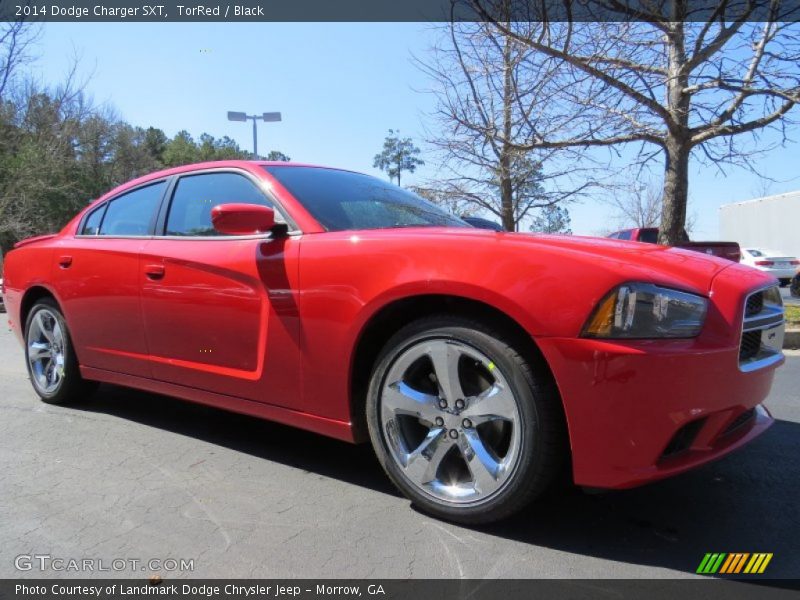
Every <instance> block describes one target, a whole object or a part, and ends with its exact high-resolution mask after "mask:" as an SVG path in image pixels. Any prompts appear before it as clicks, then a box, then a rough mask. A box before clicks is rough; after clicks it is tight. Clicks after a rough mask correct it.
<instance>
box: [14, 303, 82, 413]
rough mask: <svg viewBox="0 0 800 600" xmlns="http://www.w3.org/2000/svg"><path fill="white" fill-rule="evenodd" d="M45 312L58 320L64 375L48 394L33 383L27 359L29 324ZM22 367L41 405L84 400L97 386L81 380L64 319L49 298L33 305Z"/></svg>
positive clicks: (27, 327)
mask: <svg viewBox="0 0 800 600" xmlns="http://www.w3.org/2000/svg"><path fill="white" fill-rule="evenodd" d="M42 311H47V314H48V315H53V316H54V317H55V319H56V320H57V321H58V324H59V326H60V328H61V331H62V332H63V344H62V348H61V350H62V352H63V357H64V361H63V375H62V376H61V379H60V382H59V384H58V386H57V387H56V388H55V389H53V390H50V391H47V390H45V389H43V388H42V387H41V386H40V385H39V384H37V382H36V377H35V374H34V373H33V371H32V367H31V361H30V360H29V346H30V336H31V324H32V323H33V322H34V319H36V318H37V314H38V313H40V312H42ZM25 366H26V367H27V369H28V376H29V378H30V380H31V385H32V386H33V389H34V391H35V392H36V393H37V394H38V395H39V398H41V399H42V401H43V402H47V403H48V404H69V403H71V402H76V401H79V400H83V399H85V398H86V397H87V396H89V395H91V394H92V393H93V392H94V391H95V389H97V383H96V382H94V381H87V380H85V379H83V377H81V372H80V368H79V366H78V359H77V357H76V356H75V352H74V350H73V347H72V340H71V338H70V334H69V329H68V328H67V322H66V321H65V320H64V315H63V314H62V313H61V309H60V308H59V306H58V303H57V302H56V301H55V300H54V299H53V298H49V297H44V298H41V299H40V300H38V301H37V302H36V304H34V305H33V308H31V310H30V312H29V313H28V318H27V319H26V321H25Z"/></svg>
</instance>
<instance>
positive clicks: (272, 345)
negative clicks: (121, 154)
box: [139, 169, 300, 407]
mask: <svg viewBox="0 0 800 600" xmlns="http://www.w3.org/2000/svg"><path fill="white" fill-rule="evenodd" d="M226 203H247V204H261V205H266V206H271V207H273V208H274V207H275V205H274V202H273V201H272V199H271V198H270V197H268V196H267V194H266V192H265V190H264V189H263V188H262V184H261V183H260V181H259V180H258V178H256V177H253V176H252V175H250V174H249V173H247V172H243V171H236V170H225V169H215V170H210V171H204V172H193V173H189V174H186V175H183V176H181V177H179V178H178V180H177V182H176V183H175V186H174V191H172V193H171V198H170V199H169V201H168V202H167V203H166V204H165V210H164V215H163V216H162V218H161V221H162V223H161V224H160V225H159V232H160V233H161V235H159V236H156V237H154V238H153V239H152V240H151V241H149V242H148V243H147V246H146V247H145V249H144V252H143V253H142V259H141V267H140V268H141V272H140V276H139V280H140V285H141V286H142V310H143V315H144V322H145V329H146V332H147V343H148V347H149V349H150V354H151V361H152V371H153V377H154V378H155V379H159V380H161V381H166V382H170V383H176V384H180V385H185V386H190V387H195V388H200V389H204V390H209V391H213V392H217V393H221V394H226V395H229V396H237V397H243V398H248V399H253V400H258V401H265V402H270V403H274V404H279V405H283V406H290V407H294V406H296V405H297V403H298V402H299V398H300V394H299V362H298V343H299V325H298V316H297V307H296V303H295V291H296V289H297V286H296V279H297V256H298V249H299V240H298V239H296V238H295V237H292V236H290V237H284V238H281V239H271V237H270V236H269V235H251V236H224V235H220V234H218V233H217V232H216V231H215V230H214V228H213V227H212V224H211V209H212V208H213V207H214V206H216V205H218V204H226ZM279 215H280V212H279V211H276V216H278V218H280V216H279Z"/></svg>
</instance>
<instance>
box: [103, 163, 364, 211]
mask: <svg viewBox="0 0 800 600" xmlns="http://www.w3.org/2000/svg"><path fill="white" fill-rule="evenodd" d="M254 166H256V167H311V168H315V169H329V170H332V171H347V172H350V173H355V172H356V171H350V170H348V169H340V168H337V167H328V166H324V165H314V164H308V163H297V162H285V161H274V160H214V161H206V162H199V163H191V164H188V165H181V166H178V167H170V168H168V169H161V170H159V171H153V172H152V173H148V174H146V175H142V176H141V177H137V178H136V179H131V180H130V181H126V182H125V183H122V184H120V185H118V186H116V187H114V188H112V189H110V190H108V191H107V192H105V193H104V194H102V195H101V196H100V197H99V198H97V199H96V200H94V201H92V202H91V203H90V204H89V206H94V205H95V204H99V203H100V202H101V201H102V200H104V199H105V198H107V197H109V196H115V195H117V194H119V193H121V192H124V191H126V190H128V189H132V188H135V187H137V186H139V185H142V184H145V183H147V182H150V181H156V180H158V179H163V178H165V177H171V176H173V175H180V174H183V173H191V172H192V171H202V170H204V169H224V168H226V167H229V168H230V167H233V168H239V169H252V167H254Z"/></svg>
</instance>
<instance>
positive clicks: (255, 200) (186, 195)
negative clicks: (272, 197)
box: [165, 173, 274, 236]
mask: <svg viewBox="0 0 800 600" xmlns="http://www.w3.org/2000/svg"><path fill="white" fill-rule="evenodd" d="M230 203H241V204H260V205H261V206H268V207H270V208H274V206H273V205H272V202H270V201H269V199H267V197H266V196H264V194H263V193H262V192H261V190H259V189H258V187H256V185H255V184H254V183H253V182H252V181H250V180H249V179H248V178H247V177H245V176H244V175H239V174H237V173H202V174H200V175H187V176H185V177H181V178H180V180H178V185H177V186H176V188H175V193H174V194H173V196H172V203H171V204H170V207H169V215H168V216H167V229H166V232H165V233H166V235H182V236H215V235H221V234H220V233H218V232H217V231H216V230H215V229H214V226H213V225H212V224H211V209H212V208H214V207H215V206H217V205H218V204H230Z"/></svg>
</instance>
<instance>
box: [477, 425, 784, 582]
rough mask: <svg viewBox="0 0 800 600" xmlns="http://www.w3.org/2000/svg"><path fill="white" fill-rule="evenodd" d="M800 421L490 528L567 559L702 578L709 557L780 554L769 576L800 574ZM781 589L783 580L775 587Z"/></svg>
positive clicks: (539, 506)
mask: <svg viewBox="0 0 800 600" xmlns="http://www.w3.org/2000/svg"><path fill="white" fill-rule="evenodd" d="M798 456H800V424H797V423H794V422H790V421H777V422H776V423H775V425H774V426H773V427H772V428H770V429H769V430H768V431H767V432H766V433H765V434H764V435H763V436H762V437H761V438H759V439H756V440H754V441H753V442H752V443H751V444H749V445H748V446H746V447H744V448H742V449H740V450H739V451H737V452H734V453H733V454H731V455H728V456H726V457H725V458H723V459H720V460H719V461H716V462H714V463H711V464H709V465H706V466H704V467H701V468H699V469H696V470H694V471H692V472H689V473H685V474H683V475H679V476H677V477H673V478H671V479H667V480H663V481H660V482H657V483H653V484H650V485H646V486H643V487H639V488H635V489H631V490H623V491H613V492H607V493H600V494H587V493H584V492H582V491H581V490H578V489H576V488H572V489H569V490H560V491H561V492H563V493H558V494H556V493H552V494H549V495H548V496H547V497H546V498H544V499H542V500H540V501H539V502H536V503H534V504H532V505H531V506H530V507H529V508H528V509H526V510H525V511H523V512H522V513H520V514H518V515H516V516H514V517H513V518H511V519H509V520H507V521H504V522H501V523H498V524H495V525H492V526H489V527H486V528H482V529H481V531H483V532H484V533H488V534H491V535H496V536H499V537H503V538H508V539H514V540H518V541H521V542H526V543H529V544H535V545H537V546H544V547H548V548H552V549H555V550H560V551H563V552H571V553H577V554H582V555H586V556H593V557H596V558H601V559H605V560H613V561H622V562H627V563H632V564H639V565H646V566H652V567H660V568H667V569H674V570H676V571H682V572H688V573H694V572H695V571H696V569H697V567H698V566H699V565H700V562H701V560H702V559H703V557H704V555H705V554H706V553H707V552H725V553H732V552H748V553H754V552H772V553H774V556H773V558H772V561H771V562H770V564H769V566H768V568H767V570H766V571H765V574H764V575H763V576H761V577H760V578H759V577H758V576H755V577H753V576H749V577H747V579H748V581H751V582H754V583H757V582H759V581H761V582H764V583H767V581H765V580H766V578H793V579H795V581H796V580H797V579H798V577H800V559H798V554H797V547H798V540H800V511H798V498H799V497H800V460H798V459H797V457H798ZM772 583H773V584H774V583H775V582H774V581H773V582H772Z"/></svg>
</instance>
